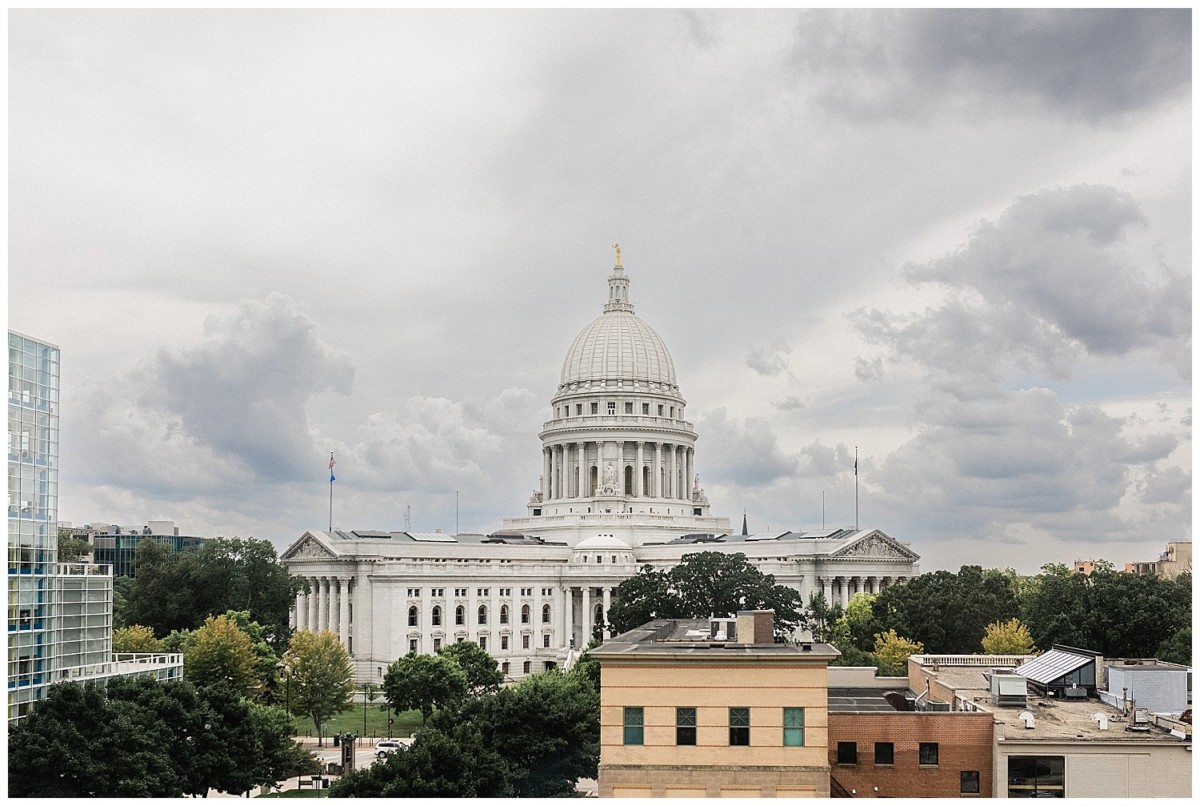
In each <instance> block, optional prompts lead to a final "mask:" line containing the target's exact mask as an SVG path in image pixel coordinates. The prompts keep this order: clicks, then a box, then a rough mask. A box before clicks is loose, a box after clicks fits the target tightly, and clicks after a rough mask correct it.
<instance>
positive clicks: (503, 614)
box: [500, 605, 508, 624]
mask: <svg viewBox="0 0 1200 806" xmlns="http://www.w3.org/2000/svg"><path fill="white" fill-rule="evenodd" d="M500 623H501V624H507V623H508V605H500Z"/></svg>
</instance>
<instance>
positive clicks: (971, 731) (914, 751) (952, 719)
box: [829, 711, 992, 798]
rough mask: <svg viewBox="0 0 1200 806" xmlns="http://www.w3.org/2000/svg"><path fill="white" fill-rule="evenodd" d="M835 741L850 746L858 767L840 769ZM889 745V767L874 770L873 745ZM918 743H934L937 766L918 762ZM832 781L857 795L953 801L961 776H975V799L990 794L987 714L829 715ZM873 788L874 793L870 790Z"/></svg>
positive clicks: (989, 725)
mask: <svg viewBox="0 0 1200 806" xmlns="http://www.w3.org/2000/svg"><path fill="white" fill-rule="evenodd" d="M838 742H855V743H856V744H857V749H858V763H857V764H854V765H839V764H838V763H837V760H838V752H837V750H838ZM876 742H891V743H892V745H893V756H894V757H893V763H892V765H890V766H876V764H875V743H876ZM922 742H932V743H936V744H937V745H938V763H937V765H936V766H930V765H921V764H919V747H920V744H921V743H922ZM829 764H830V767H831V768H832V773H831V774H832V776H833V778H834V779H835V780H836V781H837V782H838V783H839V784H841V785H842V786H843V787H844V788H845V789H846V790H847V791H850V790H852V789H853V790H855V791H856V795H857V797H873V796H876V795H878V796H880V797H909V798H925V797H935V798H957V797H959V796H960V781H961V776H960V773H961V772H962V771H963V770H974V771H978V772H979V795H978V797H990V796H991V793H992V715H991V714H989V713H984V712H976V713H964V712H947V713H942V712H937V713H935V712H920V711H909V712H901V711H889V712H880V713H830V714H829ZM875 787H878V788H879V790H878V793H876V791H875Z"/></svg>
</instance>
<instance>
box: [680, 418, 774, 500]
mask: <svg viewBox="0 0 1200 806" xmlns="http://www.w3.org/2000/svg"><path fill="white" fill-rule="evenodd" d="M696 430H697V431H698V432H700V433H701V434H703V435H704V457H705V458H704V467H705V468H709V469H706V471H705V477H706V478H709V477H711V478H712V479H713V480H715V481H722V482H731V483H734V484H737V485H741V486H747V487H748V486H754V485H759V484H767V483H769V482H770V481H772V480H774V479H777V478H779V477H781V476H788V475H791V474H792V473H794V472H795V471H796V467H797V460H796V457H794V456H789V455H788V454H787V453H785V452H784V451H782V450H780V447H779V439H778V437H777V436H776V435H775V433H774V431H773V430H772V429H771V425H770V423H769V422H767V421H766V420H764V419H762V418H761V417H750V418H747V419H745V420H738V419H736V418H734V417H731V416H730V415H729V412H728V411H726V410H725V409H724V408H719V409H715V410H713V411H710V412H706V413H705V414H704V415H703V416H702V417H701V418H700V420H699V421H698V422H697V423H696Z"/></svg>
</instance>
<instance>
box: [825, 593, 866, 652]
mask: <svg viewBox="0 0 1200 806" xmlns="http://www.w3.org/2000/svg"><path fill="white" fill-rule="evenodd" d="M876 598H877V595H876V594H873V593H856V594H854V595H853V596H851V597H850V601H849V602H848V603H847V604H846V614H845V615H844V616H842V617H841V618H840V619H837V620H836V621H835V622H834V629H833V633H834V634H833V639H834V642H835V643H836V644H837V645H838V646H839V647H841V646H843V645H847V644H853V645H854V646H856V647H857V648H859V649H862V650H867V649H869V648H870V647H871V646H873V645H874V640H875V638H874V634H873V633H871V632H870V629H871V625H872V623H873V620H874V610H873V609H872V605H873V604H874V602H875V599H876Z"/></svg>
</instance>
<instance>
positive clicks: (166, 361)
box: [140, 293, 354, 481]
mask: <svg viewBox="0 0 1200 806" xmlns="http://www.w3.org/2000/svg"><path fill="white" fill-rule="evenodd" d="M204 330H205V334H204V335H205V339H204V341H203V342H202V343H201V344H199V345H196V346H194V347H189V348H186V349H183V350H179V351H176V352H171V351H168V350H161V351H159V353H158V355H157V357H156V358H155V360H154V361H153V362H152V363H151V364H150V366H148V367H147V368H146V370H145V371H144V373H143V375H142V377H141V379H140V387H141V402H142V404H143V405H144V406H145V407H146V408H147V409H149V410H150V411H152V412H160V413H163V414H166V415H168V416H169V417H171V418H173V420H174V422H175V423H176V425H177V427H178V429H179V431H180V432H181V433H182V434H185V435H186V436H187V437H189V438H191V439H193V440H195V442H196V443H197V444H198V445H200V446H203V447H205V448H207V449H209V450H211V451H213V453H214V454H216V455H219V456H226V457H229V458H231V459H233V460H235V461H237V462H238V463H240V464H241V465H243V466H245V467H247V468H249V469H250V470H251V471H252V472H253V473H254V474H255V475H256V476H258V477H259V478H262V479H269V480H280V481H282V480H293V479H301V478H306V477H308V476H310V475H311V473H312V468H313V467H314V466H320V458H319V451H318V450H317V448H316V446H315V443H314V440H313V434H312V432H311V429H310V426H309V421H308V414H307V411H306V405H307V403H308V401H309V400H310V399H311V398H312V397H313V396H314V395H315V394H317V393H318V392H322V391H326V390H330V391H335V392H339V393H342V394H347V393H349V392H350V388H351V382H352V380H353V378H354V367H353V366H352V365H351V362H350V358H349V356H348V355H347V354H345V353H343V352H339V351H337V350H334V349H332V348H331V347H329V346H328V345H327V344H325V343H324V342H323V341H322V340H321V338H320V336H318V334H317V327H316V324H315V323H314V322H313V320H312V319H310V318H309V317H308V315H307V314H305V313H304V312H303V311H302V310H300V307H299V305H297V303H296V302H295V300H293V299H291V298H290V297H287V296H284V295H283V294H278V293H274V294H271V295H270V296H268V297H267V298H266V299H265V300H263V301H261V302H260V301H254V300H247V301H244V302H242V303H241V304H240V305H238V307H237V310H236V311H235V312H234V313H233V314H232V315H230V316H225V317H215V316H214V317H209V318H208V319H207V320H206V321H205V326H204Z"/></svg>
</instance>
